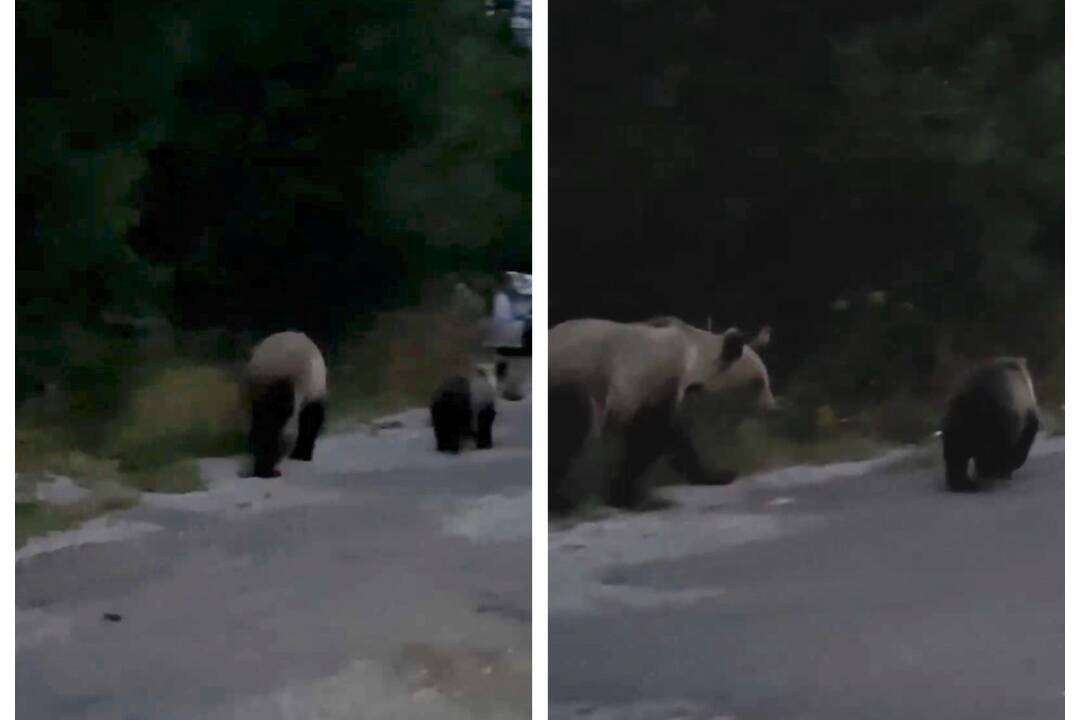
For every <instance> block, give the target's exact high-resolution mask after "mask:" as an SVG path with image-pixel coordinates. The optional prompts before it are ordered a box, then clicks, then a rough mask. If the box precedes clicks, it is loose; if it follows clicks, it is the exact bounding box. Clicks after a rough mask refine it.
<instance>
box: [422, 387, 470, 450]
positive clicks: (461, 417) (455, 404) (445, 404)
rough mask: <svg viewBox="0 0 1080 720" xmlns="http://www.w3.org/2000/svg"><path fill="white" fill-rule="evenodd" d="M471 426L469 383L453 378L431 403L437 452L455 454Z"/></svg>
mask: <svg viewBox="0 0 1080 720" xmlns="http://www.w3.org/2000/svg"><path fill="white" fill-rule="evenodd" d="M471 424H472V412H471V410H470V408H469V381H468V380H467V379H465V378H463V377H454V378H450V379H449V380H447V381H446V382H445V383H443V385H442V387H441V388H439V391H438V392H437V393H436V394H435V399H434V400H433V401H432V403H431V426H432V428H433V429H434V431H435V447H436V449H437V450H438V451H439V452H448V453H457V452H459V451H460V450H461V438H462V435H464V434H465V433H466V432H467V431H468V429H469V426H470V425H471Z"/></svg>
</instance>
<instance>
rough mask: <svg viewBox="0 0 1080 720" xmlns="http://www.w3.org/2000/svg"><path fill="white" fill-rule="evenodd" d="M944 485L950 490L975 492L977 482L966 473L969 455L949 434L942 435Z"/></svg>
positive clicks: (977, 487)
mask: <svg viewBox="0 0 1080 720" xmlns="http://www.w3.org/2000/svg"><path fill="white" fill-rule="evenodd" d="M943 444H944V446H945V447H944V454H945V485H946V486H947V487H948V488H949V490H950V491H952V492H975V491H976V490H978V489H979V484H978V483H977V482H976V481H974V480H972V479H971V477H970V476H969V475H968V461H969V460H970V459H971V455H970V454H969V453H967V452H966V451H965V450H963V449H962V448H961V447H959V443H958V442H957V441H956V440H955V439H953V438H951V437H950V436H949V435H946V436H945V437H944V443H943Z"/></svg>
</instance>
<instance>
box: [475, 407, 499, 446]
mask: <svg viewBox="0 0 1080 720" xmlns="http://www.w3.org/2000/svg"><path fill="white" fill-rule="evenodd" d="M494 424H495V408H494V407H492V406H488V407H486V408H484V409H483V410H481V411H480V412H478V413H477V414H476V447H477V449H479V450H490V449H491V447H492V446H493V445H494V441H493V439H492V427H493V426H494Z"/></svg>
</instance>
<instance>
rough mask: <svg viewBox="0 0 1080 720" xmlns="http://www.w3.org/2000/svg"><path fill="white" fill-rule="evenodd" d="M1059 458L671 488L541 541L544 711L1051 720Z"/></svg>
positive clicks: (1058, 610)
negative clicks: (545, 554) (989, 471)
mask: <svg viewBox="0 0 1080 720" xmlns="http://www.w3.org/2000/svg"><path fill="white" fill-rule="evenodd" d="M1064 477H1065V455H1064V442H1063V438H1055V439H1042V440H1040V441H1039V443H1038V445H1037V446H1036V450H1035V452H1034V455H1033V457H1032V458H1031V459H1030V460H1029V461H1028V463H1027V464H1026V465H1025V466H1024V467H1023V468H1022V469H1021V470H1020V471H1019V472H1018V473H1017V474H1016V475H1015V477H1014V480H1013V481H1012V482H1011V483H1010V484H1008V485H1006V486H1003V487H1001V488H999V489H997V490H995V491H994V492H990V493H986V494H981V495H951V494H948V493H946V492H944V491H943V489H942V484H943V476H942V468H941V465H940V461H939V460H938V459H937V456H936V453H935V454H933V455H930V454H928V453H922V454H915V455H911V456H907V457H894V458H892V459H886V460H883V461H880V462H876V463H869V464H847V465H844V466H837V467H834V468H831V469H826V470H820V469H813V470H812V469H807V468H803V469H797V468H796V469H789V470H786V471H783V472H780V473H777V474H773V475H770V476H764V477H759V478H757V479H747V480H745V481H742V482H741V483H739V484H736V485H734V486H731V487H729V488H679V489H673V490H672V494H673V496H674V498H675V499H676V500H677V505H676V506H675V507H674V508H671V509H668V510H664V511H659V512H654V513H645V514H639V515H614V516H611V517H608V518H607V519H603V520H600V521H598V522H587V523H581V524H578V525H576V526H573V527H571V528H563V529H559V530H555V531H553V532H552V533H551V535H550V564H551V579H550V584H551V588H550V593H551V596H550V597H551V605H552V616H551V619H550V628H549V629H550V647H549V659H550V681H549V682H550V693H551V714H550V717H552V718H560V719H561V718H591V719H593V720H598V719H600V718H620V719H624V720H644V719H646V718H648V719H650V720H651V719H654V718H655V719H659V718H685V719H687V720H696V719H697V718H711V719H721V718H722V719H724V720H733V719H737V720H750V719H757V720H794V719H796V718H798V719H820V720H841V719H844V718H852V719H858V720H866V719H868V718H873V719H874V720H890V719H892V718H896V719H898V720H900V719H902V720H912V718H920V719H922V718H934V719H936V718H942V719H943V720H944V719H946V718H947V719H948V720H965V719H968V718H970V719H971V720H991V719H993V718H1002V719H1003V720H1022V719H1023V720H1027V719H1032V720H1033V719H1036V718H1038V719H1042V718H1061V717H1063V716H1064V689H1065V685H1064V682H1065V679H1064V675H1065V669H1064V652H1065V637H1064V632H1065V610H1064V595H1065V576H1064V560H1065V544H1064V539H1065V530H1064V513H1065V496H1064Z"/></svg>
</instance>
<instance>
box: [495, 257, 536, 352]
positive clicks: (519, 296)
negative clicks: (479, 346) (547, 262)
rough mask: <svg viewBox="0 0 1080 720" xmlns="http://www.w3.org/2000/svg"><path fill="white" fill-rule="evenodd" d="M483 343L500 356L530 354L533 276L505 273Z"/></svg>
mask: <svg viewBox="0 0 1080 720" xmlns="http://www.w3.org/2000/svg"><path fill="white" fill-rule="evenodd" d="M486 345H487V347H488V348H490V349H493V350H495V351H496V352H497V353H499V354H500V355H505V356H511V357H513V356H518V357H520V356H529V355H532V275H527V274H525V273H518V272H508V273H506V282H505V283H504V284H503V287H502V289H500V290H497V291H496V292H495V297H494V298H493V300H492V311H491V326H490V331H489V332H488V339H487V343H486Z"/></svg>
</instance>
